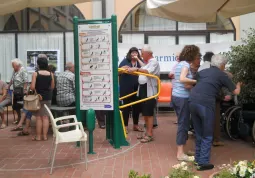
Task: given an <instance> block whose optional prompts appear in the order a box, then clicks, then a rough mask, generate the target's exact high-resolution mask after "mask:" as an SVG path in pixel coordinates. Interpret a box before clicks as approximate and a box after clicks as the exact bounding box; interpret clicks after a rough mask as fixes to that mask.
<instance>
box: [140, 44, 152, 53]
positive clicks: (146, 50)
mask: <svg viewBox="0 0 255 178" xmlns="http://www.w3.org/2000/svg"><path fill="white" fill-rule="evenodd" d="M142 50H143V51H145V52H149V53H153V52H152V50H151V47H150V46H149V45H144V46H143V49H142Z"/></svg>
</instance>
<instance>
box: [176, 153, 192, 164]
mask: <svg viewBox="0 0 255 178" xmlns="http://www.w3.org/2000/svg"><path fill="white" fill-rule="evenodd" d="M192 157H194V156H188V155H186V154H184V155H183V156H182V157H179V158H178V157H177V159H178V161H185V162H192Z"/></svg>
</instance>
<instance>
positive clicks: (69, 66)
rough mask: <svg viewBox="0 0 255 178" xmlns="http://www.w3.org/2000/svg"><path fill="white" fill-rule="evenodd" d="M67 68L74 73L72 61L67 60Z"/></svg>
mask: <svg viewBox="0 0 255 178" xmlns="http://www.w3.org/2000/svg"><path fill="white" fill-rule="evenodd" d="M66 70H69V71H71V72H72V73H74V64H73V63H72V62H67V63H66Z"/></svg>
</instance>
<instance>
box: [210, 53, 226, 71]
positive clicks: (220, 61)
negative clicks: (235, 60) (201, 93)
mask: <svg viewBox="0 0 255 178" xmlns="http://www.w3.org/2000/svg"><path fill="white" fill-rule="evenodd" d="M227 63H228V59H227V58H226V57H225V56H223V55H221V54H215V55H213V57H212V60H211V66H215V67H218V68H219V69H220V70H222V71H223V70H224V69H225V65H226V64H227Z"/></svg>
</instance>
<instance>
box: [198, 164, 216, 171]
mask: <svg viewBox="0 0 255 178" xmlns="http://www.w3.org/2000/svg"><path fill="white" fill-rule="evenodd" d="M213 168H214V165H213V164H199V165H198V166H197V170H198V171H206V170H210V169H213Z"/></svg>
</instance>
